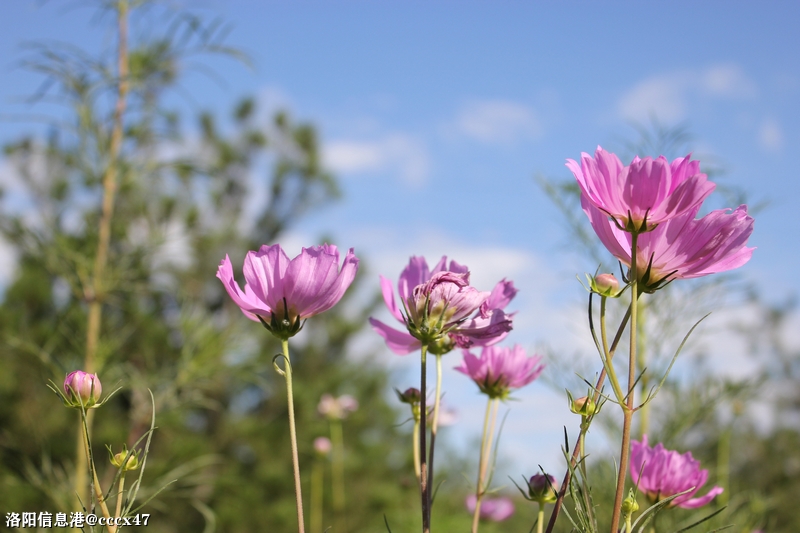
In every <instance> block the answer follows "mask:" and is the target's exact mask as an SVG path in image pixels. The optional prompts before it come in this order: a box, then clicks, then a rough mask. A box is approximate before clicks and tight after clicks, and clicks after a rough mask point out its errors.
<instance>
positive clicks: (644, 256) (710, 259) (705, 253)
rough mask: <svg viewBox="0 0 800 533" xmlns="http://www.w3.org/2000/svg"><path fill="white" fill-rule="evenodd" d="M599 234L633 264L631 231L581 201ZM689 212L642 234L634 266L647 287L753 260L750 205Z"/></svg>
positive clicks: (615, 253)
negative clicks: (699, 214) (700, 213)
mask: <svg viewBox="0 0 800 533" xmlns="http://www.w3.org/2000/svg"><path fill="white" fill-rule="evenodd" d="M581 203H582V205H583V210H584V211H585V212H586V215H587V216H588V217H589V221H590V222H591V223H592V227H593V228H594V231H595V233H597V236H598V237H600V240H601V241H602V242H603V244H604V245H605V247H606V248H608V251H609V252H611V253H612V254H613V255H614V256H615V257H616V258H617V259H619V260H620V261H622V262H623V263H625V265H627V266H628V267H630V266H631V234H630V233H627V232H625V231H622V230H620V229H619V228H617V227H616V225H615V224H614V223H613V222H611V221H610V220H608V218H607V217H606V216H605V215H604V214H603V213H601V212H600V211H599V210H598V209H597V208H595V207H594V206H593V205H590V204H589V203H588V202H587V201H586V200H585V199H582V200H581ZM696 214H697V211H696V210H695V211H690V212H688V213H685V214H683V215H681V216H679V217H677V218H674V219H672V220H670V221H667V222H665V223H663V224H661V225H659V226H658V227H657V228H656V229H654V230H653V231H650V232H648V233H643V234H641V235H639V237H638V241H637V248H638V251H637V254H636V270H637V274H636V275H637V278H638V279H639V280H640V281H641V282H642V284H643V286H644V289H643V290H644V291H645V292H652V291H654V290H656V289H658V288H659V287H662V286H663V285H664V284H665V283H667V282H668V281H671V280H674V279H689V278H699V277H701V276H707V275H709V274H715V273H717V272H725V271H727V270H732V269H734V268H738V267H740V266H742V265H743V264H745V263H746V262H747V261H749V260H750V257H751V256H752V255H753V250H755V248H747V246H746V245H747V239H748V238H749V237H750V235H751V234H752V233H753V224H754V220H753V217H751V216H749V215H748V214H747V206H746V205H740V206H739V207H737V208H736V209H735V210H733V211H732V212H731V211H730V210H729V209H718V210H716V211H712V212H711V213H709V214H707V215H706V216H704V217H703V218H700V219H695V218H694V217H695V215H696Z"/></svg>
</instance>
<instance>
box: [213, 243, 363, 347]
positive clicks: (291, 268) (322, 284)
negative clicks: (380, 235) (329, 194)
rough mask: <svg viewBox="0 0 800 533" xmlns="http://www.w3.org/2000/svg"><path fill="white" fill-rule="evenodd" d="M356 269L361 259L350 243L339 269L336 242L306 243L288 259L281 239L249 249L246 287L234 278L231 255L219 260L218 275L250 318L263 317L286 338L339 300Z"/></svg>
mask: <svg viewBox="0 0 800 533" xmlns="http://www.w3.org/2000/svg"><path fill="white" fill-rule="evenodd" d="M357 271H358V259H357V258H356V256H355V255H354V254H353V249H352V248H350V250H349V251H348V252H347V255H346V256H345V258H344V263H343V265H342V268H341V270H340V269H339V251H338V250H337V249H336V246H333V245H330V244H323V245H322V246H312V247H311V248H303V250H302V252H300V255H298V256H297V257H295V258H294V259H291V260H290V259H289V257H288V256H287V255H286V253H285V252H284V251H283V249H281V245H280V244H274V245H272V246H267V245H266V244H265V245H264V246H262V247H261V249H259V250H258V251H257V252H254V251H250V252H247V256H246V257H245V259H244V279H245V286H244V291H242V290H241V289H240V288H239V285H238V283H236V280H235V279H234V277H233V267H232V266H231V260H230V258H228V256H227V255H226V256H225V259H223V260H222V262H221V263H220V265H219V269H218V270H217V277H218V278H219V279H220V281H222V284H223V285H224V286H225V290H226V291H228V294H229V295H230V297H231V298H232V299H233V301H234V302H235V303H236V305H238V306H239V308H241V310H242V312H243V313H244V314H245V316H246V317H247V318H249V319H250V320H255V321H260V322H261V323H262V324H264V327H266V328H267V329H268V330H269V331H270V332H271V333H272V334H273V335H275V336H277V337H279V338H282V339H284V340H285V339H288V338H289V337H291V336H292V335H294V334H296V333H297V332H298V331H300V328H302V327H303V324H302V321H303V320H305V319H306V318H308V317H311V316H314V315H317V314H319V313H322V312H323V311H327V310H328V309H330V308H331V307H333V306H334V305H336V303H337V302H338V301H339V300H341V298H342V296H343V295H344V292H345V291H346V290H347V287H349V286H350V284H351V283H352V282H353V279H354V278H355V276H356V272H357Z"/></svg>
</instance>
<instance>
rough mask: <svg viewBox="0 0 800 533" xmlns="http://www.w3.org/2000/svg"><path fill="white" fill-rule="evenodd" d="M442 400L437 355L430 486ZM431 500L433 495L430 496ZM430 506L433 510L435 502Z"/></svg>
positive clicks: (440, 368)
mask: <svg viewBox="0 0 800 533" xmlns="http://www.w3.org/2000/svg"><path fill="white" fill-rule="evenodd" d="M441 400H442V356H441V355H439V354H436V393H435V396H434V398H433V423H432V424H431V445H430V450H429V451H428V455H429V458H428V486H429V487H432V486H433V452H434V450H435V449H436V432H437V431H438V430H439V407H440V405H441ZM430 496H431V498H432V497H433V495H432V494H431V495H430ZM428 505H429V506H430V507H431V508H433V501H430V502H429V503H428Z"/></svg>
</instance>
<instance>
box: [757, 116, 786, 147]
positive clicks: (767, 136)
mask: <svg viewBox="0 0 800 533" xmlns="http://www.w3.org/2000/svg"><path fill="white" fill-rule="evenodd" d="M758 143H759V144H760V145H761V148H763V149H764V150H766V151H768V152H780V151H781V149H782V148H783V128H781V125H780V124H779V123H778V121H777V120H775V119H774V118H768V119H765V120H764V121H763V122H762V123H761V126H759V128H758Z"/></svg>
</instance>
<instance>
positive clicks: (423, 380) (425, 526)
mask: <svg viewBox="0 0 800 533" xmlns="http://www.w3.org/2000/svg"><path fill="white" fill-rule="evenodd" d="M427 356H428V345H427V344H423V345H422V348H421V349H420V360H421V364H420V368H421V370H420V384H419V390H420V399H419V411H420V417H419V451H418V453H419V492H420V498H421V502H422V533H430V530H431V509H430V501H431V499H430V495H429V494H428V491H429V490H430V487H429V486H428V459H427V455H428V454H427V453H426V451H427V439H426V433H427V428H426V427H425V426H426V424H427V421H426V418H428V417H427V412H428V406H427V401H426V398H425V395H426V394H427V375H426V374H427V370H428V369H427Z"/></svg>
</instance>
